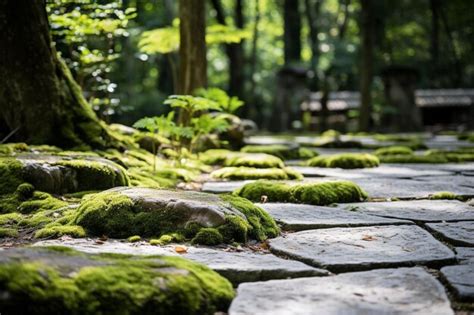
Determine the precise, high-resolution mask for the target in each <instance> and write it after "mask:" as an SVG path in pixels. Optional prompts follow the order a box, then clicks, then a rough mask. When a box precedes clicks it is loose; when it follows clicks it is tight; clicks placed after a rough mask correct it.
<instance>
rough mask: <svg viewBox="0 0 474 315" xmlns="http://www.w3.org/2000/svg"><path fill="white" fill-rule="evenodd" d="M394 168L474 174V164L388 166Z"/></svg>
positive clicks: (406, 164)
mask: <svg viewBox="0 0 474 315" xmlns="http://www.w3.org/2000/svg"><path fill="white" fill-rule="evenodd" d="M386 165H390V166H394V167H406V168H410V169H414V170H438V171H446V172H453V173H458V174H461V173H465V172H474V162H467V163H445V164H423V163H421V164H420V163H394V164H386Z"/></svg>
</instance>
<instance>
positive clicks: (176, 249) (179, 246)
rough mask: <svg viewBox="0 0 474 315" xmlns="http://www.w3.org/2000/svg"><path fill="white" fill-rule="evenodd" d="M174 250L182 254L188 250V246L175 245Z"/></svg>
mask: <svg viewBox="0 0 474 315" xmlns="http://www.w3.org/2000/svg"><path fill="white" fill-rule="evenodd" d="M174 251H175V252H177V253H178V254H184V253H187V252H188V248H187V247H186V246H183V245H177V246H175V247H174Z"/></svg>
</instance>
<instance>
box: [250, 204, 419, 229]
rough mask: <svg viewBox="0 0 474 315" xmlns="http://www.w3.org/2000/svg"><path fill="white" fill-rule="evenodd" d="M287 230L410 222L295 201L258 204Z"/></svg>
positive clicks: (408, 222)
mask: <svg viewBox="0 0 474 315" xmlns="http://www.w3.org/2000/svg"><path fill="white" fill-rule="evenodd" d="M258 206H260V207H261V208H263V209H264V210H266V211H267V212H268V213H269V214H270V215H271V216H272V217H273V218H274V219H275V220H276V221H277V222H279V223H281V224H282V225H283V228H284V229H286V230H293V231H301V230H309V229H319V228H328V227H356V226H370V225H389V224H391V225H394V224H410V223H412V222H410V221H406V220H398V219H389V218H382V217H377V216H371V215H367V214H363V213H358V212H354V211H349V210H343V209H342V208H341V207H340V206H339V207H323V206H312V205H303V204H294V203H262V204H258Z"/></svg>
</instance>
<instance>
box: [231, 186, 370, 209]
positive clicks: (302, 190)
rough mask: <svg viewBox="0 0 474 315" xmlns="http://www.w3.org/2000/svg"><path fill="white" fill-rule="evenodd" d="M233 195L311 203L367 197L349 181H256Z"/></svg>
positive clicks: (274, 200)
mask: <svg viewBox="0 0 474 315" xmlns="http://www.w3.org/2000/svg"><path fill="white" fill-rule="evenodd" d="M233 194H235V195H238V196H241V197H244V198H247V199H249V200H252V201H261V200H262V196H266V199H267V201H269V202H295V203H305V204H312V205H321V206H323V205H330V204H332V203H348V202H359V201H362V200H365V199H366V198H367V193H366V192H364V191H363V190H362V189H361V188H360V187H359V186H358V185H356V184H354V183H353V182H350V181H334V182H323V183H307V184H299V185H289V184H286V183H281V182H280V183H278V182H271V181H256V182H253V183H249V184H246V185H244V186H243V187H241V188H239V189H237V190H236V191H234V193H233Z"/></svg>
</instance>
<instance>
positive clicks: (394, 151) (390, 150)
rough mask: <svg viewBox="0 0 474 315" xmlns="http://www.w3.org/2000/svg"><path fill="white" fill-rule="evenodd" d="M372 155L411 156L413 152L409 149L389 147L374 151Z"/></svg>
mask: <svg viewBox="0 0 474 315" xmlns="http://www.w3.org/2000/svg"><path fill="white" fill-rule="evenodd" d="M374 154H375V155H377V156H385V155H411V154H413V150H412V149H411V148H409V147H405V146H391V147H385V148H380V149H377V150H375V151H374Z"/></svg>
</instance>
